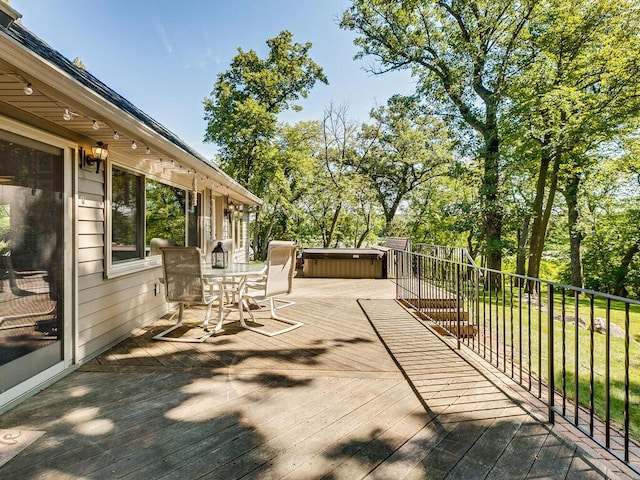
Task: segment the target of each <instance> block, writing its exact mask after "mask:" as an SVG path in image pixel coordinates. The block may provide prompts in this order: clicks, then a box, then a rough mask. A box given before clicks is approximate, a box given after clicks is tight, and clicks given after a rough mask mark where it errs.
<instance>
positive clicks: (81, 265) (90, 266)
mask: <svg viewBox="0 0 640 480" xmlns="http://www.w3.org/2000/svg"><path fill="white" fill-rule="evenodd" d="M103 272H104V263H103V262H102V259H100V260H95V261H93V262H78V279H79V284H80V288H82V277H84V276H85V275H92V274H95V273H103Z"/></svg>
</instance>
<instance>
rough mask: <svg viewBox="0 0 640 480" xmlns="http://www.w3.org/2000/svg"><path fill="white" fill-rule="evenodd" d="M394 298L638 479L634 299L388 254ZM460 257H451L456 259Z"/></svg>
mask: <svg viewBox="0 0 640 480" xmlns="http://www.w3.org/2000/svg"><path fill="white" fill-rule="evenodd" d="M394 258H395V263H396V297H397V298H398V299H399V300H400V301H401V302H402V303H404V304H405V305H407V306H408V307H411V308H413V309H415V310H416V311H417V312H418V313H419V314H420V316H422V317H427V318H428V319H429V320H432V321H433V323H432V326H433V327H434V328H436V329H439V330H441V332H442V333H444V334H446V335H451V336H453V337H455V339H456V343H457V347H458V348H463V347H464V348H469V349H471V350H473V351H474V352H475V353H476V354H478V355H480V356H481V357H482V358H484V359H485V360H486V361H488V362H489V363H491V364H492V365H493V366H494V367H496V368H498V369H500V370H501V371H502V372H503V373H505V374H506V375H508V376H509V377H511V378H512V379H513V380H514V381H515V382H517V383H518V384H519V385H521V386H522V387H524V388H525V389H527V390H528V391H529V392H531V393H532V394H534V395H535V396H536V397H538V398H539V399H541V400H542V401H544V402H546V405H547V409H548V419H549V421H550V422H553V421H554V416H555V415H556V414H558V415H562V416H563V417H564V418H566V419H567V420H568V421H569V422H571V423H572V424H573V425H575V426H576V427H577V428H579V429H581V430H582V431H583V432H585V433H586V434H588V435H589V436H590V437H591V438H593V439H594V440H595V441H597V442H598V443H599V444H601V445H602V446H603V447H605V448H607V449H608V450H609V451H611V452H612V453H613V454H614V455H616V456H617V457H618V458H620V459H621V460H623V461H625V462H626V463H627V464H628V465H629V466H630V467H631V468H633V469H634V470H636V471H637V472H640V450H639V448H638V443H637V440H638V439H640V344H638V340H640V301H637V300H631V299H628V298H623V297H617V296H613V295H608V294H604V293H600V292H595V291H591V290H586V289H581V288H575V287H571V286H568V285H562V284H559V283H554V282H550V281H545V280H540V279H537V278H530V277H526V276H522V275H515V274H510V273H505V272H500V271H496V270H490V269H487V268H482V267H478V266H476V265H475V264H471V263H469V262H468V261H459V260H457V259H456V260H452V259H449V258H439V257H437V256H435V255H426V254H420V253H416V252H407V251H400V250H395V251H394ZM456 258H458V257H456Z"/></svg>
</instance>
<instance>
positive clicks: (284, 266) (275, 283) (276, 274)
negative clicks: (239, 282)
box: [239, 244, 304, 337]
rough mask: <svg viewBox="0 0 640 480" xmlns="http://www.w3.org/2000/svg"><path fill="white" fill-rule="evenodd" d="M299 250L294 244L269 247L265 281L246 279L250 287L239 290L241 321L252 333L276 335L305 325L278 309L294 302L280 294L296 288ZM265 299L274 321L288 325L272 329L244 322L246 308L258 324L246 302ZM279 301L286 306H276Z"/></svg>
mask: <svg viewBox="0 0 640 480" xmlns="http://www.w3.org/2000/svg"><path fill="white" fill-rule="evenodd" d="M297 249H298V246H297V245H295V244H293V245H274V246H273V247H272V248H270V249H269V253H268V255H267V273H266V276H265V279H264V282H250V283H249V282H247V285H246V287H247V288H246V289H245V291H241V292H240V299H239V303H240V324H241V325H242V327H244V328H246V329H247V330H251V331H253V332H257V333H261V334H262V335H267V336H269V337H274V336H276V335H280V334H282V333H285V332H289V331H291V330H293V329H295V328H298V327H300V326H302V325H304V324H303V323H302V322H299V321H296V320H291V319H289V318H286V317H282V316H280V315H278V310H280V309H282V308H284V307H288V306H290V305H292V304H293V302H289V301H286V300H282V299H281V298H278V297H280V296H282V295H288V294H290V293H291V291H292V289H293V276H294V274H295V269H296V251H297ZM252 290H255V291H252ZM266 300H268V301H269V310H270V314H271V318H272V319H273V320H277V321H279V322H283V323H286V324H289V326H288V327H286V328H283V329H281V330H277V331H274V332H270V331H268V330H264V329H260V328H256V327H251V326H249V325H247V324H246V323H245V321H244V313H243V312H244V309H245V308H246V310H247V312H249V316H250V317H251V320H252V321H253V323H256V319H255V316H254V314H253V312H252V311H251V309H250V308H249V305H248V303H247V301H252V302H254V303H257V304H259V303H260V302H264V301H266ZM276 301H278V302H281V303H284V305H283V306H277V305H276Z"/></svg>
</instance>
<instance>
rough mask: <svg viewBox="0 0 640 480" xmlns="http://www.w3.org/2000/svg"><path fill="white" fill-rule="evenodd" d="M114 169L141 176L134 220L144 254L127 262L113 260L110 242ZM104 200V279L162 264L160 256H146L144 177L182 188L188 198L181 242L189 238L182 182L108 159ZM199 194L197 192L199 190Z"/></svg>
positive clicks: (188, 195)
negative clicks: (139, 193) (183, 235)
mask: <svg viewBox="0 0 640 480" xmlns="http://www.w3.org/2000/svg"><path fill="white" fill-rule="evenodd" d="M114 168H116V169H118V170H122V171H125V172H128V173H131V174H133V175H136V176H138V177H140V182H139V186H140V188H141V195H140V198H139V199H138V205H139V208H138V212H137V219H136V222H137V224H138V227H141V228H138V235H137V237H138V242H140V244H142V245H143V247H142V248H143V249H144V250H145V251H144V252H143V253H144V256H140V257H139V258H136V259H131V260H128V261H124V262H120V263H115V264H114V263H113V257H112V250H111V242H112V238H113V218H112V199H113V169H114ZM105 170H106V179H105V181H106V192H107V197H106V202H105V242H104V243H105V248H104V263H105V265H104V277H105V278H107V279H108V278H116V277H120V276H123V275H128V274H131V273H136V272H140V271H144V270H148V269H152V268H157V267H160V266H161V265H162V259H161V256H160V255H149V256H147V255H146V248H147V245H146V241H145V239H146V230H147V225H146V184H147V179H149V180H153V181H155V182H158V183H162V184H164V185H168V186H170V187H173V188H178V189H181V190H184V192H185V196H186V199H187V201H186V202H185V212H184V215H185V238H184V241H185V242H187V239H188V230H187V229H188V224H189V217H190V215H189V208H190V202H191V200H190V197H191V195H190V190H189V188H188V187H187V186H185V185H179V184H177V183H175V182H171V181H169V180H167V179H166V178H161V177H158V176H155V175H149V174H148V172H144V171H140V170H138V169H135V168H131V167H130V166H128V165H126V164H124V163H120V162H111V161H109V162H108V163H107V166H106V169H105ZM199 193H200V192H199ZM197 221H198V222H202V215H200V216H199V218H198V220H197ZM199 231H200V232H201V231H202V225H200V226H199Z"/></svg>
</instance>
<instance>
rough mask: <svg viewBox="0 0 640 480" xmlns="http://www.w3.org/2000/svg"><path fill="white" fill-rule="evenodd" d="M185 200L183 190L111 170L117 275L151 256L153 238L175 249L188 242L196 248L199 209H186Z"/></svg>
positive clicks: (114, 258) (194, 207) (117, 169)
mask: <svg viewBox="0 0 640 480" xmlns="http://www.w3.org/2000/svg"><path fill="white" fill-rule="evenodd" d="M188 197H189V192H188V191H187V190H186V189H185V188H180V187H176V186H173V185H168V184H166V183H162V182H159V181H157V180H153V179H150V178H146V177H145V176H144V175H141V174H138V173H133V172H130V171H127V170H124V169H121V168H118V167H116V166H113V167H112V175H111V265H112V266H114V267H118V268H117V269H116V271H118V270H119V266H121V265H126V264H129V263H131V262H134V261H142V260H144V259H145V258H147V257H148V256H149V254H150V253H153V252H151V248H150V244H151V239H153V238H159V239H166V240H167V241H168V242H170V244H173V245H177V246H183V245H185V244H186V241H187V238H189V239H190V240H189V244H190V245H195V246H199V244H200V239H199V231H200V227H199V222H200V214H199V209H198V208H197V207H196V206H191V207H190V208H189V209H187V201H188ZM187 230H188V235H187ZM156 253H157V252H156ZM156 258H157V257H156ZM125 271H129V270H128V269H127V270H123V271H122V272H123V273H124V272H125ZM114 272H115V271H111V273H114Z"/></svg>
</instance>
